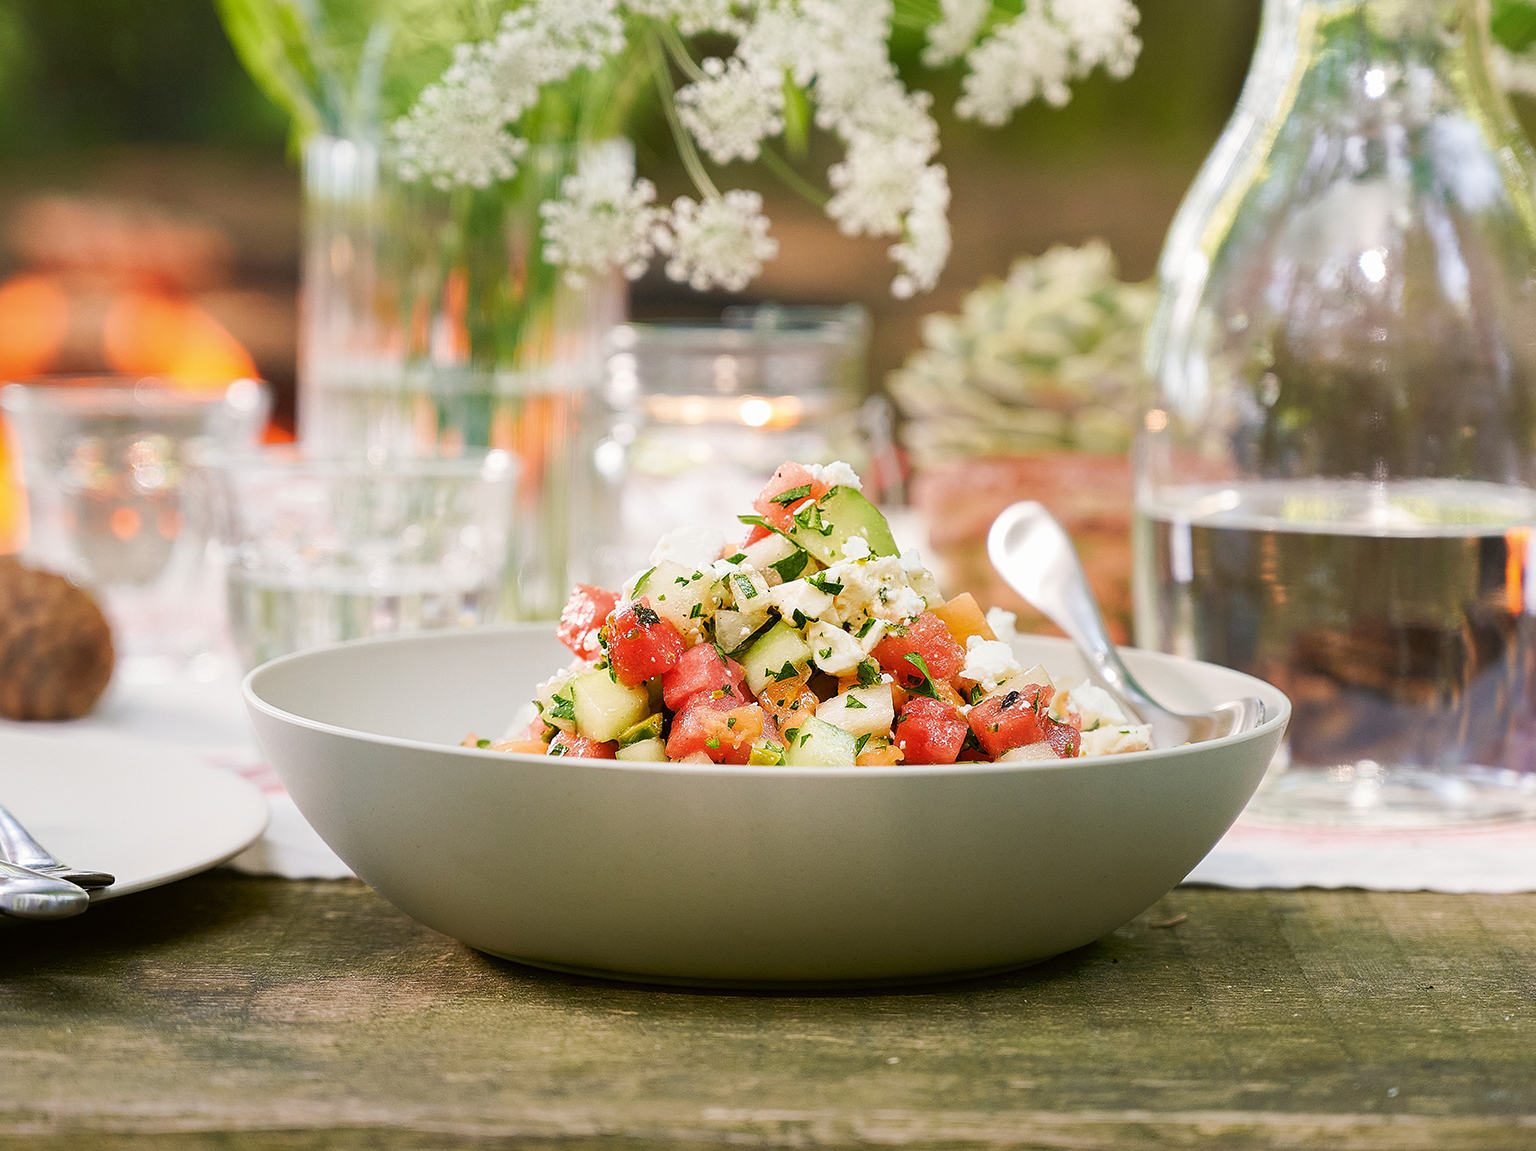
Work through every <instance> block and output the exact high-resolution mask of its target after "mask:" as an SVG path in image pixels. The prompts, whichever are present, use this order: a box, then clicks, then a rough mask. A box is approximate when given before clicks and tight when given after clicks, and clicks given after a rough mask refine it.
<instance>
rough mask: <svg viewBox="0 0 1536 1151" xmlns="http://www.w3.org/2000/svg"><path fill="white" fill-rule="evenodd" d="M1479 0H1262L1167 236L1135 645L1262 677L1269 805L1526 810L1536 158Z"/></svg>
mask: <svg viewBox="0 0 1536 1151" xmlns="http://www.w3.org/2000/svg"><path fill="white" fill-rule="evenodd" d="M1487 30H1488V11H1487V6H1486V3H1484V2H1482V0H1266V4H1265V8H1264V22H1263V26H1262V30H1261V34H1260V40H1259V45H1258V48H1257V50H1256V53H1255V56H1254V61H1253V66H1252V70H1251V72H1250V75H1249V78H1248V82H1247V85H1246V87H1245V88H1244V91H1243V96H1242V99H1241V102H1240V104H1239V107H1238V109H1237V111H1236V113H1235V114H1234V116H1233V118H1232V120H1231V122H1230V124H1229V125H1228V127H1227V129H1226V132H1225V134H1224V135H1223V137H1222V139H1221V141H1220V142H1219V143H1218V144H1217V146H1216V148H1215V150H1214V152H1213V153H1212V155H1211V156H1210V158H1209V159H1208V160H1207V162H1206V165H1205V168H1204V169H1203V170H1202V172H1201V174H1200V176H1199V178H1198V179H1197V181H1196V183H1195V185H1194V187H1193V188H1192V190H1191V191H1190V193H1189V195H1188V197H1187V198H1186V200H1185V203H1184V205H1183V207H1182V208H1181V210H1180V212H1179V215H1178V217H1177V219H1176V221H1175V223H1174V225H1173V228H1172V230H1171V232H1170V234H1169V238H1168V241H1167V245H1166V247H1165V250H1164V254H1163V258H1162V261H1161V264H1160V272H1159V278H1160V289H1161V294H1160V299H1159V303H1158V307H1157V311H1156V314H1155V316H1154V319H1153V323H1152V327H1151V330H1150V333H1149V337H1148V342H1147V349H1146V351H1147V366H1148V370H1149V372H1150V374H1151V375H1152V377H1153V381H1154V386H1153V388H1152V394H1151V398H1150V401H1149V402H1148V404H1147V406H1146V408H1145V411H1144V419H1143V427H1142V429H1141V431H1140V436H1139V443H1138V447H1137V475H1136V483H1137V489H1136V504H1137V514H1136V529H1135V530H1136V572H1135V574H1136V620H1137V636H1138V640H1139V642H1140V643H1141V644H1142V646H1146V647H1153V648H1160V649H1162V650H1165V651H1174V652H1178V653H1181V654H1187V655H1193V656H1198V657H1201V658H1205V659H1211V660H1214V661H1216V662H1219V663H1224V664H1227V665H1229V666H1234V667H1238V668H1242V669H1244V670H1247V671H1251V672H1253V673H1255V674H1257V675H1260V676H1262V677H1264V678H1266V679H1269V680H1271V681H1273V682H1274V683H1276V684H1278V685H1279V686H1280V687H1281V688H1283V689H1284V690H1285V691H1286V692H1287V693H1288V694H1289V695H1290V696H1291V698H1292V700H1293V701H1294V703H1295V714H1294V718H1293V719H1292V721H1291V728H1290V732H1289V735H1288V753H1287V754H1288V759H1284V760H1283V761H1282V762H1279V763H1277V765H1276V768H1275V769H1274V770H1273V771H1272V772H1271V774H1270V776H1269V778H1268V779H1267V780H1266V782H1265V785H1264V787H1263V788H1262V789H1261V791H1260V793H1259V795H1258V797H1257V798H1256V800H1255V803H1254V805H1253V806H1252V807H1251V808H1250V813H1251V814H1252V815H1257V816H1259V817H1267V818H1273V819H1280V820H1286V821H1298V822H1310V823H1343V824H1357V825H1365V826H1378V827H1381V826H1421V825H1432V824H1439V823H1454V822H1461V821H1468V820H1477V819H1488V818H1499V817H1509V816H1515V815H1522V814H1531V813H1532V812H1533V811H1536V701H1533V691H1536V682H1533V679H1532V672H1533V670H1536V668H1533V661H1536V646H1533V642H1532V640H1533V631H1532V617H1531V596H1532V593H1533V591H1536V582H1533V581H1532V579H1531V578H1530V571H1531V551H1530V543H1531V539H1532V525H1533V524H1536V324H1533V323H1532V318H1533V317H1536V202H1533V197H1532V173H1533V171H1536V165H1533V162H1532V153H1531V149H1530V147H1529V145H1528V144H1527V142H1526V140H1525V139H1524V137H1523V136H1522V135H1521V134H1520V132H1519V130H1518V128H1517V127H1516V125H1515V122H1514V119H1513V116H1512V115H1511V113H1510V109H1509V107H1508V106H1507V104H1506V102H1505V100H1504V99H1503V97H1502V95H1501V93H1500V92H1499V91H1498V90H1497V89H1496V87H1495V85H1494V83H1493V82H1492V79H1491V75H1490V61H1489V46H1488V38H1487V37H1488V32H1487Z"/></svg>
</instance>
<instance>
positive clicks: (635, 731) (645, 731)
mask: <svg viewBox="0 0 1536 1151" xmlns="http://www.w3.org/2000/svg"><path fill="white" fill-rule="evenodd" d="M646 695H647V697H649V695H650V693H649V692H647V693H646ZM660 738H661V714H660V713H659V712H658V713H657V714H655V715H648V716H646V717H645V718H644V719H642V720H641V721H640V722H639V723H637V724H635V726H634V727H631V728H628V729H627V730H625V731H623V732H621V733H620V735H619V746H620V747H628V746H629V745H630V744H632V743H639V742H640V741H641V740H642V739H660Z"/></svg>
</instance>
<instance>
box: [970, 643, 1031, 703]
mask: <svg viewBox="0 0 1536 1151" xmlns="http://www.w3.org/2000/svg"><path fill="white" fill-rule="evenodd" d="M1023 670H1024V669H1023V668H1022V667H1020V666H1019V661H1018V660H1016V659H1015V658H1014V657H1013V648H1011V647H1009V646H1008V645H1007V644H1005V643H1003V642H1002V641H1001V640H995V639H983V638H982V637H981V636H979V635H973V636H971V637H970V638H968V639H967V640H966V641H965V666H964V667H963V668H961V669H960V678H961V679H968V680H970V681H971V682H972V683H977V684H980V685H981V690H982V691H995V690H996V689H997V688H998V687H1000V686H1002V684H1003V683H1005V682H1006V681H1007V680H1008V679H1010V678H1012V677H1013V676H1015V675H1017V674H1018V673H1019V672H1021V671H1023Z"/></svg>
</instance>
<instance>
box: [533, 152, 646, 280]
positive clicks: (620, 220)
mask: <svg viewBox="0 0 1536 1151" xmlns="http://www.w3.org/2000/svg"><path fill="white" fill-rule="evenodd" d="M655 199H656V188H655V186H654V185H653V184H652V183H651V182H650V181H649V180H636V179H635V173H634V168H633V166H632V164H631V162H630V159H629V156H628V154H627V153H625V154H622V155H621V154H619V153H618V150H617V149H597V150H595V151H593V152H590V153H588V154H586V155H584V156H583V157H582V158H581V160H580V161H578V164H577V170H576V174H575V175H574V176H567V177H566V178H565V180H564V181H563V182H562V183H561V185H560V198H559V199H558V200H550V201H548V202H547V203H544V204H541V205H539V212H540V214H541V215H542V216H543V217H544V258H545V259H546V260H547V261H549V263H551V264H553V265H555V266H556V267H562V268H564V269H565V278H566V282H567V283H570V284H571V285H573V286H575V287H580V286H581V284H583V283H584V282H585V281H586V279H587V277H588V276H599V275H602V274H603V273H605V272H607V271H608V269H609V268H612V267H618V268H619V269H621V270H622V271H623V273H624V274H625V275H626V276H628V277H629V278H630V279H631V280H634V279H638V278H639V277H640V276H642V275H644V274H645V269H646V267H647V266H648V265H649V264H650V260H651V257H652V256H653V255H655V254H656V241H657V238H658V236H659V235H662V234H663V230H664V222H665V219H666V212H665V210H664V209H661V208H657V207H654V206H653V205H652V201H654V200H655Z"/></svg>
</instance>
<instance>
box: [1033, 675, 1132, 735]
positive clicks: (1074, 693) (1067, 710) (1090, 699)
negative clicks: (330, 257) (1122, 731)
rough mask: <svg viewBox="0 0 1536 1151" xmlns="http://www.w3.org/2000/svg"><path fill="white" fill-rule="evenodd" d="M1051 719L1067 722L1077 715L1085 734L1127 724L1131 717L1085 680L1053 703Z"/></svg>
mask: <svg viewBox="0 0 1536 1151" xmlns="http://www.w3.org/2000/svg"><path fill="white" fill-rule="evenodd" d="M1050 714H1051V717H1052V718H1053V719H1056V720H1065V719H1066V718H1067V717H1068V716H1072V715H1075V716H1077V717H1078V718H1079V719H1080V720H1081V721H1082V729H1083V731H1085V732H1088V731H1092V730H1093V729H1094V728H1096V727H1104V726H1105V725H1106V724H1108V725H1113V724H1127V723H1130V722H1131V717H1130V716H1128V715H1126V714H1125V709H1124V708H1122V707H1121V706H1120V705H1119V704H1118V703H1117V702H1115V697H1114V696H1112V695H1110V694H1109V692H1107V691H1105V690H1104V689H1103V688H1102V687H1099V686H1097V685H1096V684H1093V683H1091V682H1089V681H1088V680H1086V679H1085V680H1083V682H1082V683H1080V684H1078V685H1077V686H1076V687H1074V688H1073V689H1072V690H1071V691H1067V692H1062V693H1061V694H1059V695H1057V696H1056V698H1055V699H1053V700H1052V701H1051V712H1050Z"/></svg>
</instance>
